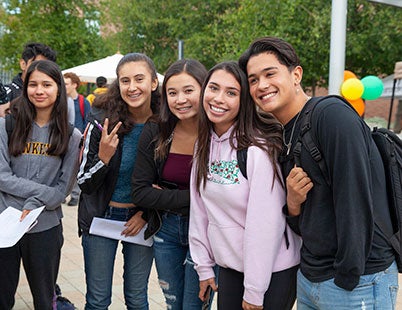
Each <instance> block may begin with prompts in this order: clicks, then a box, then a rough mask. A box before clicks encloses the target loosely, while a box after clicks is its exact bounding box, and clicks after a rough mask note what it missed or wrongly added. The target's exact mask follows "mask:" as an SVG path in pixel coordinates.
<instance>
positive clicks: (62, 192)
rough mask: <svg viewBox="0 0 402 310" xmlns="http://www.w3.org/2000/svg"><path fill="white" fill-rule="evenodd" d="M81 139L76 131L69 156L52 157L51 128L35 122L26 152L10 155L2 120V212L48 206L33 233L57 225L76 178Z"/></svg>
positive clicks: (71, 141)
mask: <svg viewBox="0 0 402 310" xmlns="http://www.w3.org/2000/svg"><path fill="white" fill-rule="evenodd" d="M80 139H81V133H80V132H79V130H78V129H74V131H73V133H72V135H71V137H70V142H69V145H68V151H67V153H66V154H65V155H64V156H63V157H59V156H49V155H47V154H46V150H47V147H48V141H49V126H48V125H46V126H43V127H39V126H38V125H37V124H36V123H33V125H32V131H31V137H30V138H29V142H28V143H27V145H26V150H25V152H24V153H23V154H22V155H20V156H17V157H14V156H10V154H9V152H8V143H7V142H8V136H7V132H6V128H5V118H0V213H1V212H3V211H4V210H5V209H6V208H7V207H9V206H11V207H13V208H16V209H18V210H33V209H35V208H38V207H41V206H43V205H45V206H46V207H45V210H44V211H43V212H42V213H41V215H40V216H39V218H38V223H37V225H36V226H34V227H33V229H32V230H31V231H30V232H40V231H45V230H48V229H50V228H52V227H54V226H57V225H58V224H59V223H60V219H61V218H62V217H63V214H62V210H61V203H62V201H63V200H64V198H65V197H66V196H67V195H68V194H69V193H70V192H71V188H72V185H73V182H74V180H75V178H76V176H77V169H78V153H79V143H80Z"/></svg>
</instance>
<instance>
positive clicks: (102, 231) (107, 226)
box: [89, 217, 153, 247]
mask: <svg viewBox="0 0 402 310" xmlns="http://www.w3.org/2000/svg"><path fill="white" fill-rule="evenodd" d="M125 223H126V222H122V221H115V220H108V219H104V218H99V217H94V218H93V219H92V223H91V227H90V228H89V233H90V234H92V235H97V236H102V237H106V238H110V239H116V240H122V241H126V242H131V243H136V244H140V245H145V246H148V247H151V246H152V244H153V238H148V239H147V240H145V239H144V231H145V230H146V229H147V226H148V225H147V224H145V226H144V227H143V228H142V229H141V230H140V232H139V233H138V234H136V235H135V236H128V237H126V236H124V235H122V234H121V232H122V231H123V230H125V229H126V226H124V224H125Z"/></svg>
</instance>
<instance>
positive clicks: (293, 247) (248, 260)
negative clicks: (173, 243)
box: [189, 127, 301, 305]
mask: <svg viewBox="0 0 402 310" xmlns="http://www.w3.org/2000/svg"><path fill="white" fill-rule="evenodd" d="M231 130H233V127H232V128H231V129H229V130H228V132H226V133H225V134H223V135H222V136H221V137H218V136H217V135H216V134H215V133H212V137H211V146H210V160H209V168H210V173H209V174H208V178H207V182H206V187H205V188H203V187H201V190H200V194H199V193H198V191H197V189H196V186H195V175H196V173H195V165H193V171H192V175H191V185H190V194H191V198H190V230H189V237H190V252H191V256H192V259H193V260H194V262H195V268H196V270H197V273H198V275H199V277H200V280H206V279H209V278H213V277H215V275H214V272H213V269H212V267H213V266H214V265H215V264H218V265H219V266H222V267H225V268H231V269H234V270H237V271H239V272H243V273H244V287H245V291H244V296H243V299H244V300H245V301H247V302H249V303H251V304H255V305H262V304H263V300H264V294H265V292H266V290H267V289H268V286H269V283H270V280H271V274H272V272H277V271H281V270H285V269H288V268H291V267H293V266H295V265H297V264H299V261H300V252H299V250H300V246H301V240H300V238H299V237H298V236H297V235H295V234H294V233H293V231H292V230H291V229H290V228H289V227H287V234H288V239H289V242H290V245H289V248H286V240H285V235H284V231H285V227H286V220H285V216H284V215H283V213H282V207H283V205H284V204H285V202H286V199H285V191H284V189H283V188H282V187H281V185H280V183H279V181H278V180H277V179H275V181H274V184H273V185H272V182H273V166H272V162H271V161H270V160H269V158H268V156H267V155H266V153H265V152H264V151H263V150H261V149H260V148H258V147H255V146H251V147H249V148H248V152H247V176H248V179H245V178H244V177H243V175H242V173H241V172H240V169H239V166H238V164H237V155H236V150H234V149H232V148H231V146H230V144H229V136H230V132H231ZM211 162H212V163H213V164H212V165H211Z"/></svg>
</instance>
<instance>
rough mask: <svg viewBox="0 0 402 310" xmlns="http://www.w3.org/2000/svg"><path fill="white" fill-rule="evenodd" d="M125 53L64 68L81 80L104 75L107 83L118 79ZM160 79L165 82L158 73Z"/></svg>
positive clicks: (85, 80) (87, 80)
mask: <svg viewBox="0 0 402 310" xmlns="http://www.w3.org/2000/svg"><path fill="white" fill-rule="evenodd" d="M122 58H123V55H122V54H120V53H116V54H114V55H111V56H107V57H105V58H102V59H98V60H95V61H91V62H88V63H86V64H82V65H79V66H76V67H72V68H68V69H65V70H63V71H62V72H63V74H64V73H66V72H74V73H75V74H76V75H78V77H79V78H80V80H81V82H86V83H95V82H96V78H97V77H98V76H104V77H105V78H106V79H107V83H108V84H110V83H112V82H113V81H114V80H115V79H116V67H117V64H118V63H119V61H120V59H122ZM158 80H159V83H160V84H161V83H162V82H163V75H161V74H159V73H158Z"/></svg>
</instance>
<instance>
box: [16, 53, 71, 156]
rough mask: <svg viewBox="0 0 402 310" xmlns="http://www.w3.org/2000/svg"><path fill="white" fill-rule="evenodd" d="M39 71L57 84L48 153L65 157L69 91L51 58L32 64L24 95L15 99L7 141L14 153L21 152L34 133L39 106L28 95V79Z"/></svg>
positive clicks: (67, 135)
mask: <svg viewBox="0 0 402 310" xmlns="http://www.w3.org/2000/svg"><path fill="white" fill-rule="evenodd" d="M36 70H37V71H40V72H42V73H44V74H46V75H48V76H49V77H50V78H51V79H52V80H54V81H55V82H56V84H57V89H58V91H57V98H56V101H55V103H54V106H53V110H52V113H51V116H50V121H49V131H50V138H49V140H50V141H49V143H50V147H49V149H48V150H47V153H48V154H49V155H53V156H62V155H64V154H65V153H66V152H67V148H68V143H69V140H70V136H69V129H68V128H69V125H68V116H67V94H66V86H65V84H64V78H63V75H62V73H61V71H60V68H59V66H58V65H57V64H56V63H55V62H53V61H50V60H36V61H34V62H32V63H31V65H30V66H29V68H28V70H27V73H26V76H25V81H24V86H23V91H22V95H21V96H19V97H18V98H17V99H15V100H13V102H12V104H11V107H10V114H11V115H12V117H14V119H15V123H14V128H13V132H12V134H11V137H10V139H9V141H8V149H9V152H10V155H12V156H18V155H21V154H22V153H23V152H24V149H25V144H26V142H27V141H28V138H29V134H30V133H31V130H32V123H33V122H34V120H35V118H36V108H35V106H34V105H33V104H32V102H31V101H30V100H29V98H28V82H29V78H30V77H31V74H32V73H33V72H34V71H36Z"/></svg>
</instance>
